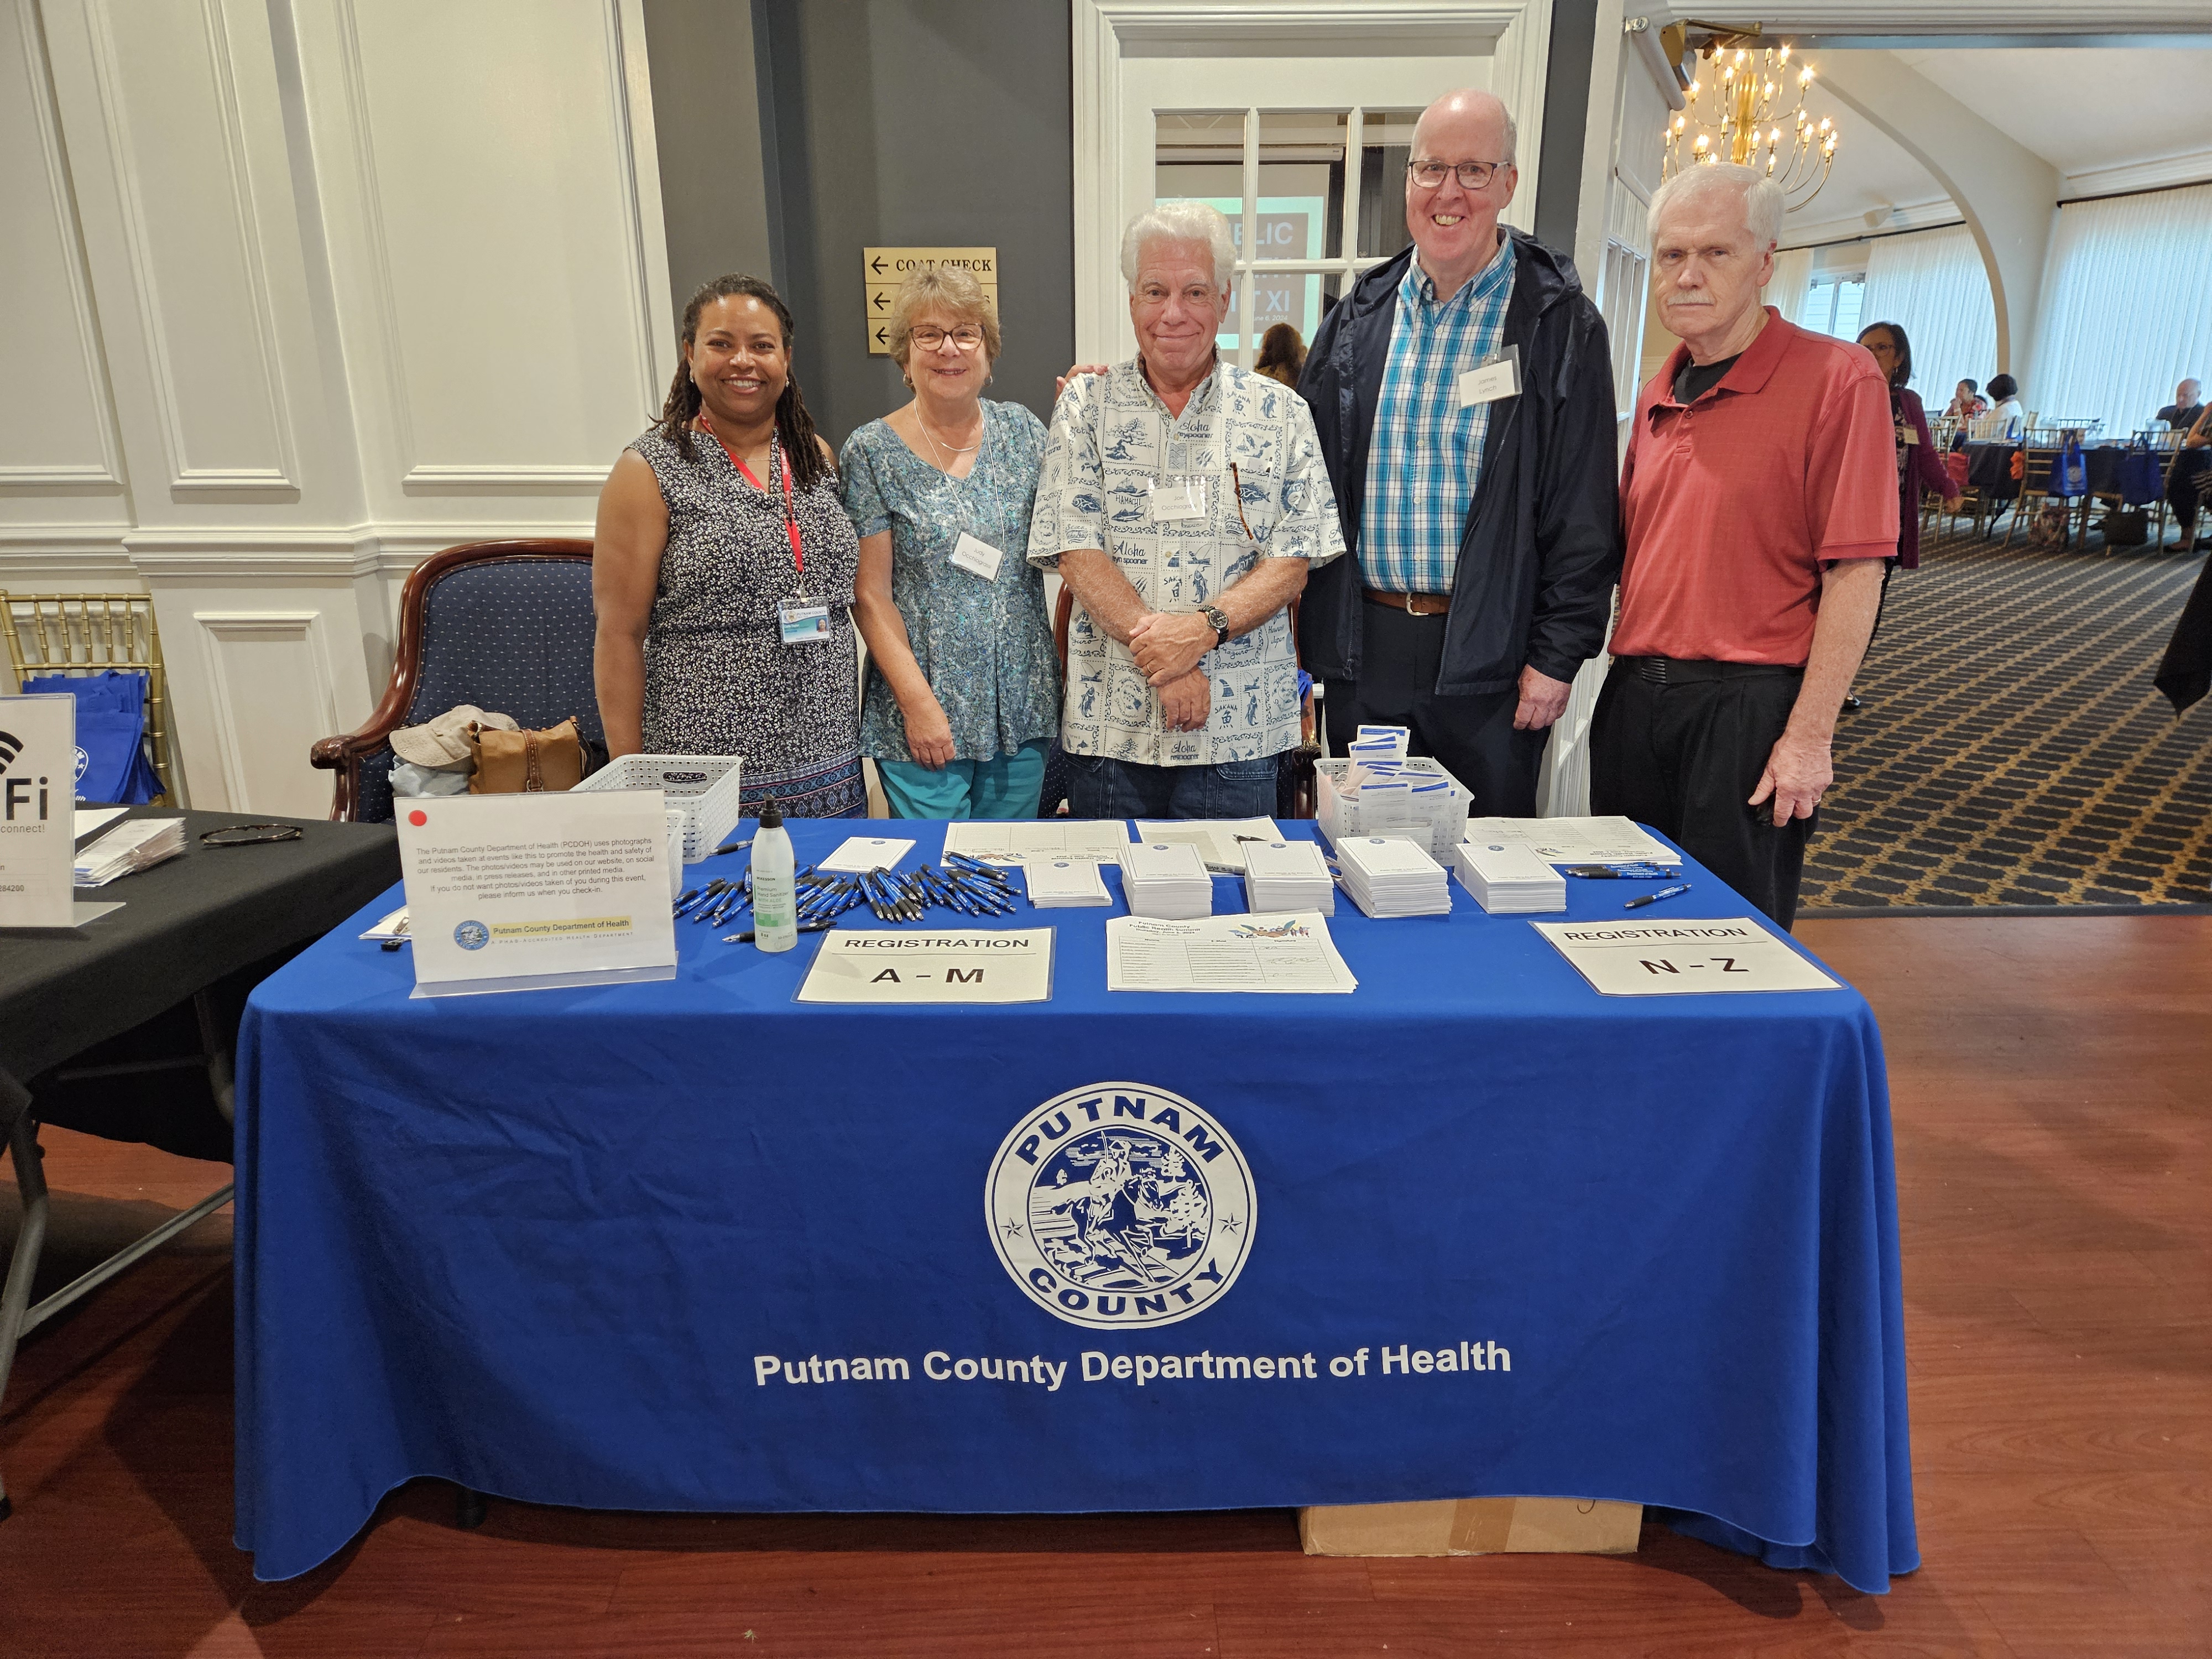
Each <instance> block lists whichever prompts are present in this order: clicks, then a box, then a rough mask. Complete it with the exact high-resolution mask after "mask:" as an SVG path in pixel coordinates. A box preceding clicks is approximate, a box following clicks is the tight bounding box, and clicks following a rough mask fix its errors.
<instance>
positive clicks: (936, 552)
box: [837, 266, 1060, 818]
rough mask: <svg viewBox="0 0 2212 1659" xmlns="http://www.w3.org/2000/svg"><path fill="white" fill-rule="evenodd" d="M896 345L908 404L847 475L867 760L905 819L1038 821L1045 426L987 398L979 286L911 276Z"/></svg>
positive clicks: (1045, 674)
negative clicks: (1038, 523) (1038, 555)
mask: <svg viewBox="0 0 2212 1659" xmlns="http://www.w3.org/2000/svg"><path fill="white" fill-rule="evenodd" d="M890 345H891V356H893V357H895V358H896V359H897V360H898V365H899V369H900V372H901V373H902V374H904V375H905V376H906V383H907V384H908V386H912V387H913V388H914V398H913V400H912V401H911V402H909V403H908V404H905V405H904V406H903V407H902V408H899V409H896V410H892V411H891V412H890V414H889V415H887V416H884V418H883V419H882V420H880V421H871V422H868V423H867V425H866V426H864V427H862V428H860V430H859V431H857V432H855V433H854V435H852V436H851V437H849V438H848V439H847V440H846V441H845V452H844V454H843V455H842V457H841V458H840V459H839V461H838V464H837V466H838V471H839V472H840V473H841V474H842V475H843V477H844V482H845V511H846V512H847V513H849V514H850V515H851V517H852V520H853V528H854V531H856V532H858V533H859V535H860V586H859V589H858V592H859V603H858V604H857V605H855V606H854V615H855V617H857V618H858V620H859V622H860V634H861V636H862V637H863V638H864V639H866V641H867V642H868V679H867V690H866V696H865V697H864V698H863V700H862V704H861V709H860V752H861V753H863V754H865V755H867V756H870V757H872V758H873V759H874V761H875V763H876V772H877V775H878V776H879V777H881V778H882V779H883V783H884V796H885V798H886V799H888V800H889V801H890V809H891V816H892V817H901V818H1033V817H1036V815H1037V803H1038V797H1039V795H1040V794H1041V793H1042V789H1043V786H1044V760H1045V750H1046V749H1047V748H1048V747H1049V746H1050V744H1051V742H1052V738H1053V734H1054V732H1057V731H1058V730H1059V729H1060V665H1059V663H1058V662H1057V661H1056V660H1055V659H1054V656H1053V647H1052V623H1050V621H1049V620H1048V618H1047V617H1046V616H1045V608H1044V573H1043V572H1042V571H1040V570H1038V569H1036V568H1035V567H1034V566H1032V565H1031V564H1030V562H1029V557H1028V555H1029V550H1030V505H1031V503H1033V502H1034V501H1036V487H1037V472H1038V469H1039V467H1040V465H1042V461H1043V458H1044V422H1042V421H1040V420H1038V419H1037V417H1036V416H1034V415H1032V414H1030V411H1029V410H1026V409H1024V407H1023V406H1022V405H1021V404H1000V403H992V402H990V401H988V400H987V399H986V398H984V397H983V396H982V392H983V387H984V385H985V383H986V382H987V381H988V380H990V378H991V365H992V363H993V362H994V361H995V360H996V359H997V357H998V356H999V319H998V318H997V316H996V315H995V314H994V313H993V312H992V310H991V302H990V301H989V300H988V299H987V298H986V297H985V295H984V293H983V289H982V287H981V284H979V283H977V282H976V280H975V277H973V276H970V275H969V273H968V272H966V271H964V270H959V269H958V268H957V267H954V266H945V267H944V268H942V269H939V270H917V271H915V273H914V274H913V275H911V276H908V278H907V279H906V282H905V284H904V285H903V286H902V288H901V289H899V294H898V299H897V300H896V302H895V304H894V307H893V309H892V312H891V324H890Z"/></svg>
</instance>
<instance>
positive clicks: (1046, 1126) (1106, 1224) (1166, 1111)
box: [983, 1083, 1257, 1330]
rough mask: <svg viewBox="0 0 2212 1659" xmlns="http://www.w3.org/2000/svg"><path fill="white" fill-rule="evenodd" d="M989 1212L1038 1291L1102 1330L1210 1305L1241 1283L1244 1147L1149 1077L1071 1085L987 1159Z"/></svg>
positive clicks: (1045, 1303) (1072, 1319)
mask: <svg viewBox="0 0 2212 1659" xmlns="http://www.w3.org/2000/svg"><path fill="white" fill-rule="evenodd" d="M983 1208H984V1212H985V1214H986V1216H987V1218H989V1221H990V1225H991V1242H992V1243H993V1244H994V1246H996V1247H997V1249H998V1252H999V1260H1000V1261H1002V1262H1003V1263H1005V1264H1006V1271H1007V1272H1008V1273H1011V1274H1012V1275H1013V1279H1014V1282H1015V1283H1016V1284H1017V1285H1020V1286H1021V1287H1022V1289H1023V1290H1024V1291H1027V1292H1028V1293H1029V1297H1030V1300H1031V1301H1033V1302H1035V1303H1036V1304H1037V1305H1038V1306H1039V1307H1041V1308H1043V1309H1045V1310H1047V1311H1048V1312H1049V1313H1052V1314H1054V1315H1055V1316H1058V1317H1059V1318H1061V1319H1064V1320H1066V1321H1067V1322H1068V1323H1069V1324H1071V1325H1088V1326H1091V1327H1092V1328H1096V1329H1099V1330H1116V1329H1121V1328H1142V1327H1145V1326H1149V1325H1172V1324H1174V1323H1175V1322H1176V1321H1177V1320H1179V1319H1188V1318H1189V1317H1190V1316H1192V1315H1193V1314H1194V1313H1197V1312H1199V1311H1200V1310H1201V1309H1204V1308H1206V1307H1208V1306H1210V1305H1211V1304H1212V1303H1213V1302H1215V1301H1216V1300H1218V1298H1219V1297H1221V1296H1222V1295H1223V1294H1224V1293H1225V1292H1226V1291H1228V1289H1229V1287H1230V1286H1231V1285H1234V1284H1235V1283H1236V1282H1237V1272H1238V1270H1239V1269H1241V1268H1242V1267H1243V1265H1244V1258H1245V1256H1246V1255H1248V1254H1249V1252H1250V1250H1251V1248H1252V1229H1253V1225H1254V1223H1255V1220H1256V1218H1257V1216H1256V1210H1257V1206H1256V1205H1255V1202H1254V1194H1253V1190H1252V1171H1251V1169H1250V1168H1249V1165H1247V1164H1246V1163H1245V1162H1244V1154H1243V1152H1241V1151H1239V1150H1238V1148H1237V1143H1236V1142H1235V1141H1233V1140H1231V1139H1230V1138H1229V1135H1228V1133H1226V1132H1225V1130H1224V1129H1223V1128H1222V1127H1221V1126H1220V1124H1219V1122H1218V1121H1216V1120H1215V1119H1213V1118H1212V1117H1210V1116H1208V1115H1206V1114H1205V1113H1203V1112H1201V1111H1200V1110H1199V1109H1198V1108H1197V1107H1195V1106H1194V1105H1193V1104H1191V1103H1190V1102H1189V1101H1188V1100H1185V1099H1184V1098H1183V1097H1182V1096H1181V1095H1178V1094H1171V1093H1170V1092H1169V1091H1167V1090H1165V1089H1158V1088H1154V1087H1153V1086H1152V1085H1150V1084H1146V1083H1094V1084H1092V1085H1090V1086H1089V1087H1088V1088H1083V1089H1071V1090H1069V1091H1067V1092H1066V1094H1064V1095H1060V1096H1056V1097H1054V1098H1053V1099H1051V1100H1048V1101H1047V1102H1045V1103H1044V1104H1043V1105H1042V1106H1040V1107H1038V1108H1037V1109H1036V1110H1034V1111H1032V1112H1030V1113H1029V1114H1027V1115H1025V1116H1024V1118H1023V1119H1022V1121H1020V1122H1019V1123H1018V1124H1016V1125H1015V1126H1014V1129H1013V1133H1011V1134H1009V1135H1008V1136H1007V1137H1006V1139H1005V1141H1004V1142H1003V1143H1001V1144H1000V1147H999V1155H998V1157H997V1158H994V1160H993V1161H992V1164H991V1174H990V1178H989V1180H988V1181H987V1182H986V1183H985V1184H984V1189H983Z"/></svg>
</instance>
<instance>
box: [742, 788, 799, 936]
mask: <svg viewBox="0 0 2212 1659" xmlns="http://www.w3.org/2000/svg"><path fill="white" fill-rule="evenodd" d="M791 876H792V859H791V835H790V832H789V831H787V829H784V827H783V814H782V812H781V811H779V810H778V809H777V806H776V804H775V799H774V798H773V797H771V798H770V799H767V800H764V801H763V802H762V803H761V815H760V828H759V829H757V830H755V831H754V832H753V943H754V944H755V945H758V946H759V947H760V948H761V949H762V950H763V951H788V950H790V949H791V947H792V946H793V945H796V944H798V943H799V908H798V895H797V892H796V890H795V889H794V887H793V883H792V878H791Z"/></svg>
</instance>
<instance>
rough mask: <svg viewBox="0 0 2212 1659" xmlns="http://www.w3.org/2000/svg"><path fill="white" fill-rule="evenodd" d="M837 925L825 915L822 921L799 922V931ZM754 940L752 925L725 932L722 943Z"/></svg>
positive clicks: (810, 930)
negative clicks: (741, 931) (732, 931)
mask: <svg viewBox="0 0 2212 1659" xmlns="http://www.w3.org/2000/svg"><path fill="white" fill-rule="evenodd" d="M836 925H837V924H836V922H835V921H830V920H829V919H828V918H826V917H825V918H823V920H822V921H802V922H800V923H799V932H800V933H828V932H829V930H830V929H831V928H832V927H836ZM752 942H753V930H752V929H751V928H750V927H748V928H746V929H745V931H744V933H725V934H723V935H722V943H723V944H725V945H750V944H751V943H752Z"/></svg>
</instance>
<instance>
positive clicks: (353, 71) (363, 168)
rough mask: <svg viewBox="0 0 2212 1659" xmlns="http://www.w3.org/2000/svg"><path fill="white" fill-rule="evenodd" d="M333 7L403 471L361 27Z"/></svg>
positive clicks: (409, 457)
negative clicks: (363, 69) (363, 67)
mask: <svg viewBox="0 0 2212 1659" xmlns="http://www.w3.org/2000/svg"><path fill="white" fill-rule="evenodd" d="M332 12H333V15H334V17H335V20H336V22H337V27H336V29H335V31H334V33H335V34H336V36H337V48H338V61H339V70H340V79H341V82H342V83H343V86H344V88H345V91H344V96H343V102H344V105H345V118H346V131H347V136H348V137H349V140H350V141H351V142H350V143H349V144H348V145H347V148H348V149H349V150H351V151H352V154H353V164H354V187H355V188H356V190H358V191H360V192H361V224H362V234H364V235H365V236H366V237H367V238H368V258H367V259H366V260H365V261H364V262H363V263H364V264H366V266H367V268H368V269H367V275H368V286H369V291H370V294H371V295H372V298H373V304H374V309H375V312H376V324H377V326H376V333H377V336H378V339H377V344H376V349H375V350H374V353H373V354H372V355H373V356H375V357H376V358H377V360H378V362H377V367H378V368H380V369H381V370H382V371H383V375H384V390H385V399H386V405H387V407H388V410H389V421H390V425H389V426H388V427H387V428H386V432H387V435H388V436H389V437H390V439H391V441H392V454H393V455H394V456H396V457H397V458H398V460H399V463H400V467H401V470H402V471H403V472H404V471H405V470H406V469H407V468H408V467H409V466H410V465H412V463H413V458H414V454H415V417H414V415H413V413H412V412H411V411H410V409H409V408H408V403H407V368H406V364H405V362H404V360H403V358H402V356H401V351H400V342H401V340H402V339H404V335H403V334H402V332H401V331H400V327H399V301H398V295H397V294H396V292H395V291H394V284H393V283H392V250H391V248H390V246H389V245H388V244H387V243H386V240H385V234H384V196H383V192H382V191H381V190H380V188H379V187H378V185H377V179H376V150H375V141H374V137H373V135H372V134H371V132H370V131H369V124H368V81H367V79H366V77H365V76H363V74H362V65H361V29H360V25H359V23H358V21H356V17H355V15H354V0H335V3H334V5H333V7H332ZM364 459H367V458H366V457H364Z"/></svg>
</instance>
